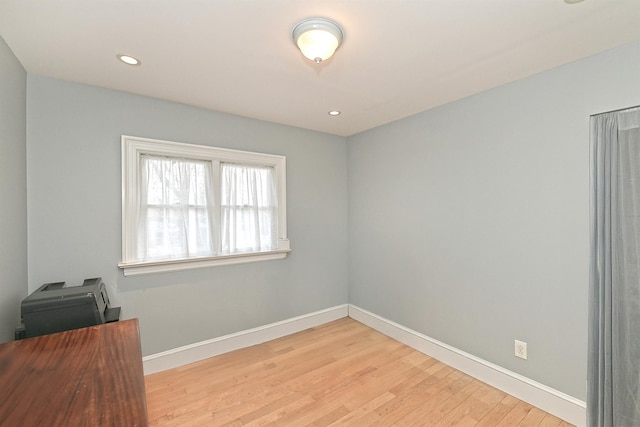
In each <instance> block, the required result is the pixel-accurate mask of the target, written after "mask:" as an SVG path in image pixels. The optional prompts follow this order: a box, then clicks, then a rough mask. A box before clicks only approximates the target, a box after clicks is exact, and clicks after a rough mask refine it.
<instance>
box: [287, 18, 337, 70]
mask: <svg viewBox="0 0 640 427" xmlns="http://www.w3.org/2000/svg"><path fill="white" fill-rule="evenodd" d="M293 41H294V42H295V44H296V45H297V46H298V48H299V49H300V51H301V52H302V54H303V55H304V56H306V57H307V58H309V59H310V60H312V61H315V62H316V63H318V64H319V63H320V62H322V61H324V60H326V59H328V58H330V57H331V55H333V53H334V52H335V51H336V49H337V48H338V46H340V43H342V29H341V28H340V27H339V26H338V24H336V23H335V22H333V21H329V20H328V19H323V18H311V19H307V20H305V21H302V22H300V23H299V24H298V25H296V27H295V28H294V29H293Z"/></svg>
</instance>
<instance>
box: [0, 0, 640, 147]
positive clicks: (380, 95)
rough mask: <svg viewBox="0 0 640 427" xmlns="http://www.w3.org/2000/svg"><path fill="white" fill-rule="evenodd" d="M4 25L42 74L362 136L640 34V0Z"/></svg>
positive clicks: (10, 40) (123, 15)
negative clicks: (313, 51)
mask: <svg viewBox="0 0 640 427" xmlns="http://www.w3.org/2000/svg"><path fill="white" fill-rule="evenodd" d="M314 16H319V17H326V18H331V19H333V20H335V21H336V22H338V23H339V24H340V25H341V26H342V27H343V29H344V33H345V39H344V43H343V45H342V46H341V47H340V48H339V49H338V51H337V52H336V54H335V56H334V57H333V58H331V59H330V60H328V61H326V62H324V63H322V64H320V65H316V64H314V63H313V62H311V61H309V60H307V59H305V58H304V57H303V56H302V55H301V54H300V52H299V51H298V50H297V48H296V47H295V46H294V44H293V42H292V40H291V31H292V29H293V27H294V26H295V25H296V23H298V22H299V21H300V20H302V19H304V18H308V17H314ZM0 35H1V36H2V37H3V38H4V40H5V41H6V42H7V44H8V45H9V47H10V48H11V49H12V50H13V52H14V53H15V55H16V56H17V58H18V59H19V60H20V62H21V63H22V65H23V66H24V68H25V69H26V71H27V72H28V73H30V74H35V75H44V76H50V77H54V78H57V79H62V80H69V81H74V82H80V83H86V84H90V85H95V86H101V87H106V88H111V89H116V90H121V91H126V92H131V93H136V94H141V95H146V96H151V97H156V98H161V99H167V100H171V101H176V102H181V103H185V104H190V105H195V106H199V107H204V108H208V109H212V110H216V111H222V112H227V113H232V114H236V115H240V116H245V117H251V118H255V119H260V120H266V121H270V122H275V123H282V124H286V125H291V126H297V127H301V128H306V129H312V130H317V131H322V132H327V133H331V134H335V135H342V136H348V135H353V134H355V133H358V132H361V131H364V130H367V129H370V128H373V127H376V126H379V125H382V124H384V123H388V122H391V121H394V120H397V119H400V118H402V117H406V116H409V115H412V114H415V113H418V112H420V111H424V110H427V109H429V108H433V107H435V106H438V105H442V104H444V103H447V102H451V101H454V100H456V99H460V98H462V97H465V96H468V95H471V94H474V93H477V92H480V91H483V90H486V89H489V88H492V87H495V86H498V85H501V84H504V83H508V82H511V81H514V80H518V79H521V78H523V77H526V76H528V75H531V74H535V73H538V72H541V71H544V70H547V69H550V68H553V67H556V66H558V65H561V64H565V63H568V62H570V61H574V60H577V59H580V58H584V57H586V56H589V55H593V54H595V53H598V52H601V51H603V50H607V49H610V48H613V47H616V46H619V45H622V44H625V43H628V42H631V41H635V40H640V0H585V1H584V2H582V3H577V4H573V5H571V4H566V3H565V2H564V1H563V0H55V1H54V0H0ZM118 53H127V54H131V55H134V56H136V57H138V58H140V59H141V60H142V65H141V66H139V67H131V66H126V65H124V64H122V63H120V62H119V61H117V60H116V54H118ZM639 55H640V52H639ZM333 109H337V110H340V111H342V114H341V115H340V116H338V117H331V116H329V115H328V114H327V112H328V111H329V110H333Z"/></svg>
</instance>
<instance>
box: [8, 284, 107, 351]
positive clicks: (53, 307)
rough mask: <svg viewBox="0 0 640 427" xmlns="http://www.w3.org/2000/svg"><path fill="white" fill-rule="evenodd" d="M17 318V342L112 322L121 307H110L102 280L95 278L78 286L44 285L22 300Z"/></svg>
mask: <svg viewBox="0 0 640 427" xmlns="http://www.w3.org/2000/svg"><path fill="white" fill-rule="evenodd" d="M20 314H21V317H22V323H21V324H20V326H18V327H17V328H16V331H15V338H16V340H19V339H22V338H30V337H37V336H39V335H46V334H52V333H54V332H62V331H68V330H70V329H78V328H84V327H86V326H94V325H101V324H103V323H108V322H115V321H117V320H119V318H120V307H111V304H110V303H109V297H108V296H107V290H106V288H105V286H104V283H103V282H102V278H100V277H97V278H94V279H85V281H84V282H83V283H82V285H81V286H71V287H65V282H56V283H45V284H44V285H42V286H40V287H39V288H38V289H37V290H35V291H34V292H33V293H32V294H31V295H29V296H28V297H26V298H25V299H24V300H22V304H21V306H20Z"/></svg>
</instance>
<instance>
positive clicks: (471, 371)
mask: <svg viewBox="0 0 640 427" xmlns="http://www.w3.org/2000/svg"><path fill="white" fill-rule="evenodd" d="M349 317H351V318H353V319H354V320H357V321H359V322H361V323H363V324H365V325H367V326H369V327H370V328H372V329H375V330H377V331H378V332H381V333H383V334H384V335H387V336H389V337H391V338H393V339H395V340H397V341H400V342H401V343H403V344H406V345H408V346H409V347H412V348H414V349H416V350H418V351H420V352H421V353H425V354H427V355H429V356H431V357H433V358H435V359H438V360H439V361H441V362H443V363H446V364H447V365H449V366H451V367H453V368H455V369H458V370H460V371H462V372H464V373H466V374H468V375H471V376H472V377H474V378H477V379H479V380H480V381H483V382H485V383H487V384H489V385H491V386H493V387H495V388H497V389H500V390H502V391H504V392H505V393H509V394H510V395H512V396H515V397H517V398H518V399H520V400H523V401H525V402H528V403H530V404H532V405H534V406H536V407H538V408H540V409H542V410H544V411H546V412H548V413H550V414H553V415H555V416H556V417H558V418H561V419H563V420H565V421H568V422H570V423H572V424H575V425H576V426H584V425H586V423H587V421H586V419H587V412H586V404H585V402H583V401H581V400H579V399H576V398H574V397H572V396H569V395H567V394H565V393H562V392H560V391H558V390H555V389H552V388H551V387H547V386H546V385H544V384H540V383H538V382H536V381H533V380H531V379H529V378H527V377H524V376H522V375H520V374H517V373H515V372H512V371H509V370H507V369H504V368H502V367H500V366H498V365H495V364H493V363H491V362H487V361H486V360H483V359H480V358H478V357H476V356H473V355H472V354H469V353H465V352H464V351H462V350H459V349H457V348H455V347H451V346H450V345H447V344H445V343H443V342H440V341H438V340H435V339H433V338H430V337H428V336H426V335H423V334H421V333H419V332H416V331H413V330H411V329H409V328H406V327H404V326H402V325H399V324H397V323H394V322H392V321H390V320H387V319H385V318H382V317H380V316H378V315H376V314H373V313H371V312H368V311H366V310H363V309H361V308H359V307H356V306H354V305H349Z"/></svg>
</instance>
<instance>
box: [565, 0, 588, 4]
mask: <svg viewBox="0 0 640 427" xmlns="http://www.w3.org/2000/svg"><path fill="white" fill-rule="evenodd" d="M583 1H584V0H564V2H565V3H566V4H576V3H582V2H583Z"/></svg>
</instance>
